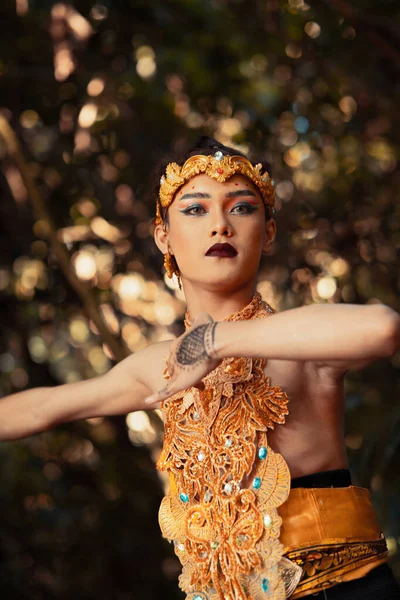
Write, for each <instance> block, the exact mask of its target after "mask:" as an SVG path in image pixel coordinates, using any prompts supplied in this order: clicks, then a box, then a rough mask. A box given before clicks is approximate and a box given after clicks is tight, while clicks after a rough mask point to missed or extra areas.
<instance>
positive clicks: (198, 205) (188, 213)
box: [179, 204, 204, 217]
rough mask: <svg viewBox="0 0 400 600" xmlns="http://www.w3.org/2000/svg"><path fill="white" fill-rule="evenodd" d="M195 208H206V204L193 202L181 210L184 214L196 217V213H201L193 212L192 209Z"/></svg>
mask: <svg viewBox="0 0 400 600" xmlns="http://www.w3.org/2000/svg"><path fill="white" fill-rule="evenodd" d="M194 208H200V209H203V210H204V206H202V205H201V204H192V205H191V206H188V207H187V208H185V209H184V210H180V211H179V212H181V213H183V214H184V215H190V216H192V217H195V216H196V215H198V214H200V213H199V212H198V213H191V212H190V211H191V210H193V209H194Z"/></svg>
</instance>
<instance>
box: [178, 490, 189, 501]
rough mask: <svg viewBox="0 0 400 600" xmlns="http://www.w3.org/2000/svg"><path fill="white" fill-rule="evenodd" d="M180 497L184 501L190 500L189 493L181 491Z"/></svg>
mask: <svg viewBox="0 0 400 600" xmlns="http://www.w3.org/2000/svg"><path fill="white" fill-rule="evenodd" d="M179 498H180V499H181V500H182V502H188V501H189V496H188V495H187V494H184V493H183V492H181V493H180V494H179Z"/></svg>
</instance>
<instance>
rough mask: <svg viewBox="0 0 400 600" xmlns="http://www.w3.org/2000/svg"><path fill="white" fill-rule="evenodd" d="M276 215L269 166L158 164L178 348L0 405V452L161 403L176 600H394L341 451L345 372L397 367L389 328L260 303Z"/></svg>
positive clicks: (232, 160)
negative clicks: (179, 312)
mask: <svg viewBox="0 0 400 600" xmlns="http://www.w3.org/2000/svg"><path fill="white" fill-rule="evenodd" d="M273 209H274V186H273V182H272V180H271V178H270V174H269V173H268V169H266V167H265V165H262V164H261V163H258V164H255V165H253V164H252V163H251V162H250V161H249V160H248V159H247V158H246V157H245V156H243V155H241V154H240V153H238V152H237V151H235V150H233V149H232V148H228V147H226V146H223V145H221V144H218V143H217V142H216V141H215V140H213V139H211V138H202V139H201V140H200V141H199V143H198V144H197V145H196V147H195V148H194V149H193V150H192V151H191V152H188V153H187V155H186V156H185V157H183V158H181V159H177V160H174V161H173V162H170V163H169V164H168V165H166V168H165V171H164V168H163V174H162V176H161V180H160V189H159V196H158V199H157V216H156V227H155V240H156V243H157V245H158V247H159V248H160V250H161V251H162V252H163V254H164V256H165V266H166V269H167V273H168V274H169V276H173V275H175V276H177V277H178V278H179V282H180V285H182V287H183V290H184V293H185V297H186V301H187V308H188V310H187V313H186V319H185V325H186V328H187V331H186V333H185V334H183V335H182V336H181V337H180V338H178V339H177V340H174V341H173V342H170V341H168V342H162V343H160V344H156V345H153V346H149V347H147V348H146V349H144V350H141V351H140V352H137V353H136V354H134V355H132V356H130V357H128V358H127V359H125V360H124V361H123V362H121V363H120V364H119V365H117V366H116V367H114V368H113V369H112V370H111V371H110V372H109V373H107V374H106V375H104V376H102V377H100V378H95V379H92V380H89V381H86V382H78V383H74V384H67V385H62V386H58V387H56V388H55V389H51V390H50V389H47V388H42V389H39V390H28V391H25V392H21V393H19V394H15V395H13V396H10V397H8V398H6V399H4V400H2V401H1V403H0V423H1V425H0V439H17V438H20V437H25V436H27V435H32V434H33V433H36V432H39V431H43V430H44V429H49V428H51V427H54V426H56V425H57V424H58V423H61V422H65V421H71V420H74V419H80V418H88V417H93V416H100V415H112V414H124V413H127V412H131V411H133V410H143V409H144V408H152V407H154V406H160V407H161V408H162V411H163V414H164V419H165V439H164V446H163V450H162V452H161V455H160V457H159V460H158V464H157V466H158V468H159V469H161V470H166V471H168V473H169V480H170V486H169V490H168V493H167V495H166V496H165V498H164V499H163V501H162V504H161V507H160V515H159V516H160V525H161V530H162V533H163V535H164V536H165V537H166V538H167V539H169V540H170V541H172V542H173V543H174V547H175V552H176V554H177V556H178V557H179V559H180V561H181V563H182V565H183V570H182V575H181V576H180V578H179V584H180V587H181V588H182V589H183V590H184V592H185V593H186V595H187V599H188V600H223V599H225V600H265V599H270V600H283V599H285V598H289V597H290V598H293V599H297V598H302V597H307V596H311V595H312V596H313V597H319V598H321V599H322V598H328V599H329V600H331V599H332V600H333V599H342V600H346V599H350V598H352V599H356V598H363V599H364V600H365V599H369V598H371V599H372V598H374V599H376V598H379V600H391V599H395V598H400V590H399V588H398V586H397V584H396V582H395V580H394V578H393V575H392V573H391V571H390V569H389V567H388V566H387V547H386V543H385V539H384V536H383V534H382V532H381V530H380V528H379V525H378V523H377V520H376V517H375V514H374V510H373V507H372V503H371V498H370V494H369V492H368V490H367V489H364V488H360V487H356V486H353V485H352V482H351V477H350V473H349V470H348V467H347V460H346V452H345V445H344V439H343V437H344V436H343V416H344V415H343V413H344V393H343V378H344V375H345V373H346V372H347V371H349V370H350V369H354V368H361V367H363V366H365V365H367V364H370V363H371V362H373V361H374V360H375V359H377V358H378V357H383V356H391V355H393V354H394V353H395V352H396V351H397V350H398V348H399V345H400V342H399V339H400V319H399V317H398V315H397V314H396V313H395V312H394V311H393V310H391V309H390V308H389V307H386V306H382V305H376V304H375V305H368V306H356V305H312V306H304V307H301V308H297V309H292V310H288V311H284V312H282V313H279V314H277V313H276V311H275V310H274V309H273V308H272V307H271V306H270V305H269V304H267V303H266V302H265V301H263V300H262V299H261V296H260V295H259V294H258V293H257V292H256V291H255V290H256V279H257V272H258V267H259V262H260V259H261V255H262V253H268V251H269V248H270V247H271V244H272V242H273V239H274V237H275V234H276V224H275V221H274V219H273V218H272V214H273Z"/></svg>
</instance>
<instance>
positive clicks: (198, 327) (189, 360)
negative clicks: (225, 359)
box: [146, 313, 221, 405]
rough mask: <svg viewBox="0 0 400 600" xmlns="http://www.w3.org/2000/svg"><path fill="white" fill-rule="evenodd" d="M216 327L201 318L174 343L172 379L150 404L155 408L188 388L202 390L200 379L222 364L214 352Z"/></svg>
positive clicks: (169, 370) (170, 364) (171, 351)
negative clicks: (155, 405)
mask: <svg viewBox="0 0 400 600" xmlns="http://www.w3.org/2000/svg"><path fill="white" fill-rule="evenodd" d="M217 324H218V323H217V322H215V321H213V320H212V318H211V317H210V315H207V314H205V313H204V314H202V315H199V317H197V318H196V319H195V320H194V322H193V325H192V327H191V329H189V331H187V332H186V333H185V334H183V336H181V337H180V338H178V339H177V340H175V341H174V342H173V343H172V345H171V349H170V356H169V361H168V373H169V375H170V379H169V380H168V383H167V384H166V385H165V386H164V387H163V389H162V390H160V391H159V392H157V393H156V394H153V395H152V396H149V397H148V398H147V399H146V403H147V404H149V405H153V404H156V403H157V402H160V401H161V400H164V399H165V398H168V397H169V396H172V395H173V394H175V393H176V392H179V391H180V390H184V389H186V388H188V387H192V386H194V387H199V388H201V387H202V383H201V379H202V378H203V377H205V376H206V375H207V374H208V373H209V372H210V371H212V370H213V369H215V368H216V367H217V366H218V365H219V363H220V362H221V359H218V358H216V357H215V351H214V343H215V340H214V334H215V329H216V326H217Z"/></svg>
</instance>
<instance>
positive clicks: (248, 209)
mask: <svg viewBox="0 0 400 600" xmlns="http://www.w3.org/2000/svg"><path fill="white" fill-rule="evenodd" d="M239 206H244V207H245V208H246V212H245V213H238V214H245V215H246V214H247V215H250V214H251V213H253V212H254V211H255V210H257V209H258V206H253V205H252V204H249V203H248V202H240V204H236V205H235V206H234V207H233V208H232V211H233V210H234V209H235V208H239ZM232 211H231V212H232Z"/></svg>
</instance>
